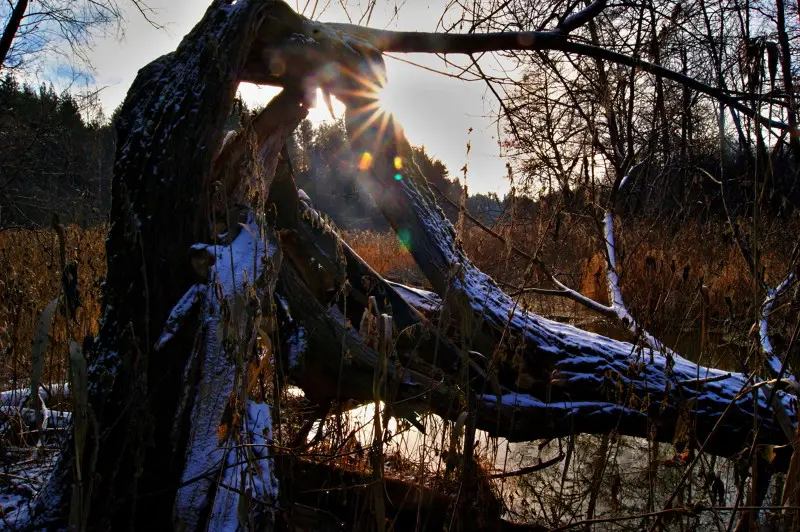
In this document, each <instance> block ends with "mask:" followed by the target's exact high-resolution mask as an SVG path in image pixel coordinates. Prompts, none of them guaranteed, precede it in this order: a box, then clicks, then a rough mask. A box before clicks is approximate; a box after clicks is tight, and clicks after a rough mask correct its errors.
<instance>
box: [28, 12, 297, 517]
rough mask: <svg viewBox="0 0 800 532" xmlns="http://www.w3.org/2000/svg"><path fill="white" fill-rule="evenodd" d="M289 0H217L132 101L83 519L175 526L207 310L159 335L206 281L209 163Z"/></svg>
mask: <svg viewBox="0 0 800 532" xmlns="http://www.w3.org/2000/svg"><path fill="white" fill-rule="evenodd" d="M286 9H288V8H287V7H286V6H285V4H283V3H282V2H275V1H270V0H239V1H238V2H237V3H235V4H229V3H226V2H224V1H220V0H217V1H215V2H214V3H213V4H212V5H211V6H210V7H209V9H208V10H207V11H206V13H205V16H204V17H203V19H202V20H201V21H200V22H199V23H198V24H197V26H195V28H194V29H193V30H192V31H191V32H190V33H189V34H188V35H187V36H186V37H185V38H184V40H183V41H182V43H181V44H180V46H179V47H178V48H177V50H176V51H174V52H172V53H169V54H167V55H165V56H162V57H161V58H159V59H157V60H155V61H154V62H152V63H150V64H149V65H147V66H146V67H144V68H143V69H142V70H141V71H140V72H139V74H138V76H137V78H136V80H135V81H134V83H133V85H132V87H131V89H130V90H129V92H128V96H127V98H126V100H125V102H124V104H123V107H122V110H121V112H120V119H119V122H118V125H117V133H118V143H117V154H116V163H115V167H114V181H113V194H112V209H111V221H112V225H111V230H110V232H109V235H108V239H107V243H106V249H107V257H108V259H107V260H108V277H107V280H106V283H105V289H104V311H103V318H102V322H101V328H100V332H99V334H98V337H97V338H96V339H95V340H94V342H93V344H92V345H91V348H90V350H89V362H90V370H89V390H88V391H89V404H90V409H91V412H92V414H93V419H94V426H93V429H94V430H93V431H91V430H90V434H92V433H93V434H94V436H95V437H94V438H90V439H89V441H88V442H87V444H86V448H85V451H84V453H83V457H82V460H81V464H83V468H82V471H81V472H80V477H79V478H83V479H84V486H83V489H79V490H78V491H77V492H76V495H77V496H79V497H81V498H82V499H83V500H82V501H81V502H80V504H79V505H78V506H79V507H81V508H82V509H83V511H82V517H81V519H80V520H81V521H82V523H81V525H82V526H83V527H88V528H91V529H107V528H111V529H142V528H147V527H155V528H156V529H169V528H172V522H173V521H172V520H173V501H174V499H173V497H171V496H169V495H174V494H175V493H176V491H177V489H178V486H179V484H180V483H181V477H182V475H183V470H184V465H185V459H186V452H187V445H188V444H189V441H190V435H191V432H192V426H191V410H192V408H191V407H188V408H187V407H186V403H187V399H186V398H185V397H182V394H183V391H184V390H183V386H182V384H183V379H184V371H185V369H186V367H187V362H188V361H189V359H190V355H191V354H192V353H193V349H194V343H195V339H196V338H197V336H198V334H199V333H200V331H199V329H198V327H199V326H200V325H201V323H200V320H199V318H200V316H199V312H198V310H197V308H196V307H190V312H188V313H187V315H186V316H185V317H184V320H185V322H186V323H185V324H184V326H182V327H181V328H179V329H178V330H176V331H174V334H172V338H171V339H170V340H169V342H166V343H165V344H164V345H163V346H162V347H161V348H160V349H158V350H157V349H156V347H155V346H156V342H157V340H159V337H160V335H161V334H162V329H164V327H165V325H166V324H167V322H168V318H169V317H170V314H171V312H172V311H173V307H174V306H175V305H176V303H178V302H179V301H180V300H181V298H182V296H183V295H184V294H186V293H187V291H188V290H189V289H190V287H191V286H192V285H193V284H194V283H195V282H198V283H204V282H208V279H203V278H200V277H198V275H197V274H196V273H195V272H194V271H193V270H192V267H191V256H190V246H192V245H193V244H195V243H197V242H209V241H210V238H211V237H212V236H213V235H212V231H213V229H212V227H211V224H210V223H209V222H210V218H211V214H212V213H213V211H214V206H215V201H216V199H217V198H214V197H209V196H213V195H212V194H211V191H212V190H213V189H214V187H213V186H212V181H213V180H214V179H215V178H216V176H215V175H214V173H213V171H212V162H213V160H214V158H215V156H216V154H217V149H218V147H219V146H220V144H221V142H222V137H223V135H224V131H223V124H224V123H225V120H226V118H227V116H228V113H229V112H230V108H231V105H232V102H233V98H234V96H235V93H236V90H237V87H238V82H239V79H240V77H241V71H242V68H243V66H244V64H245V62H246V58H247V54H248V53H249V52H250V49H251V48H252V44H253V42H254V41H255V40H256V37H258V39H259V41H260V42H262V43H264V42H269V39H270V36H274V38H275V39H279V38H281V37H282V34H281V33H280V29H281V28H280V24H279V22H278V24H277V26H274V25H273V24H275V23H276V21H279V20H280V15H281V13H283V12H285V10H286ZM291 127H294V126H291ZM278 149H280V148H278ZM267 186H268V183H267ZM251 271H252V268H251ZM198 378H199V377H198ZM182 402H183V403H184V404H183V405H182ZM188 404H189V405H191V404H192V400H191V398H189V399H188ZM73 459H74V457H73V456H70V454H69V453H65V454H64V455H63V457H62V459H61V460H60V462H59V465H58V466H57V468H56V471H55V474H54V475H53V476H52V478H51V481H50V482H49V484H48V486H47V487H46V489H45V490H43V492H42V493H41V494H40V496H39V498H38V500H37V504H38V508H39V510H40V519H41V520H42V522H45V523H63V522H64V519H65V518H66V516H65V512H66V511H67V509H68V508H69V507H70V505H69V504H68V503H69V501H70V499H71V497H72V485H73V483H74V481H75V480H74V479H75V476H74V471H73V463H74V460H73ZM165 490H166V491H165ZM165 493H166V494H167V496H165ZM204 511H205V512H206V517H207V516H208V514H209V513H210V510H209V509H208V508H206V510H204ZM201 518H202V516H201Z"/></svg>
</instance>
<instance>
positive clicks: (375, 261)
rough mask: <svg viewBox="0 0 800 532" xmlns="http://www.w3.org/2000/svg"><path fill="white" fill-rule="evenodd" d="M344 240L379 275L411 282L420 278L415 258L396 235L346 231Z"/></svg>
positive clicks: (343, 235)
mask: <svg viewBox="0 0 800 532" xmlns="http://www.w3.org/2000/svg"><path fill="white" fill-rule="evenodd" d="M342 238H344V240H345V242H347V243H348V244H349V245H350V247H352V248H353V251H355V252H356V253H357V254H358V256H359V257H361V258H362V259H364V260H365V261H366V262H367V263H368V264H369V265H370V266H372V268H373V269H374V270H375V271H376V272H377V273H379V274H381V275H388V276H389V277H393V276H394V277H399V278H402V279H404V280H406V279H408V280H409V281H415V280H417V279H418V278H419V277H420V274H419V268H418V267H417V264H416V263H415V262H414V258H413V257H412V256H411V253H409V252H408V249H407V248H406V247H405V245H403V243H402V242H401V241H400V239H399V238H398V237H397V235H395V234H394V233H379V232H376V231H345V232H343V233H342Z"/></svg>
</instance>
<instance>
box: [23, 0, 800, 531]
mask: <svg viewBox="0 0 800 532" xmlns="http://www.w3.org/2000/svg"><path fill="white" fill-rule="evenodd" d="M602 6H603V4H600V3H597V4H593V5H592V6H590V7H589V8H587V10H586V11H583V12H579V13H576V14H573V15H571V16H569V17H566V18H564V19H563V20H564V22H563V23H562V26H561V27H559V28H556V29H555V30H553V31H548V32H531V33H529V34H523V35H518V34H510V35H504V34H497V35H488V36H486V35H484V36H472V35H470V36H452V35H450V36H434V35H424V34H391V33H385V32H373V31H372V30H367V29H359V28H357V27H352V26H342V25H325V24H321V23H316V22H312V21H309V20H306V19H304V18H303V17H301V16H299V15H297V14H296V13H294V12H293V11H292V10H291V9H290V8H289V7H288V6H287V5H286V4H284V3H283V2H281V1H277V0H238V1H236V2H225V1H222V0H217V1H215V2H213V4H212V5H211V7H210V8H209V9H208V11H207V12H206V14H205V16H204V18H203V20H202V21H201V22H200V23H199V24H198V25H197V26H196V27H195V28H194V29H193V30H192V31H191V33H189V34H188V35H187V36H186V38H185V39H184V40H183V42H182V43H181V45H180V46H179V47H178V49H177V50H176V51H175V52H173V53H170V54H167V55H165V56H163V57H161V58H159V59H157V60H155V61H154V62H153V63H151V64H150V65H148V66H146V67H145V68H144V69H142V70H141V71H140V72H139V75H138V76H137V79H136V81H135V82H134V84H133V86H132V87H131V89H130V91H129V93H128V97H127V99H126V101H125V103H124V105H123V108H122V111H121V114H120V116H121V119H120V122H119V125H118V135H119V142H118V151H117V157H116V164H115V170H114V187H113V204H112V213H111V219H112V227H111V230H110V233H109V238H108V242H107V252H108V271H109V273H108V279H107V282H106V287H105V292H104V296H105V300H104V315H103V319H102V323H101V328H100V332H99V335H98V337H97V338H96V339H94V340H93V341H91V342H87V345H86V349H85V351H86V355H87V358H88V362H89V385H88V397H89V401H88V403H89V408H88V412H87V414H86V416H87V426H88V430H87V431H86V434H87V436H86V438H80V441H78V439H76V441H74V442H73V445H71V446H70V450H68V451H65V452H64V454H63V456H62V459H61V461H60V463H59V466H58V467H57V468H56V471H55V472H54V474H53V476H52V478H51V480H50V482H49V484H48V486H47V488H46V489H44V490H43V491H42V493H41V494H40V496H39V497H38V499H37V505H38V506H37V512H36V513H37V516H36V519H37V520H38V521H35V524H38V525H42V526H48V527H52V528H60V527H66V526H67V525H68V524H69V525H70V526H72V527H75V528H80V529H83V528H91V529H107V528H113V529H119V528H135V529H143V528H146V527H154V528H155V529H163V528H169V527H173V526H174V527H176V528H179V529H191V530H196V529H205V528H211V529H215V530H216V529H221V528H223V527H228V528H235V527H237V526H238V527H240V528H248V527H249V526H253V525H255V524H258V525H260V526H270V524H271V523H273V522H274V520H275V518H276V517H275V516H276V512H281V509H280V508H279V505H278V498H277V488H278V487H277V486H276V484H275V481H274V477H273V476H272V468H273V461H272V460H271V457H270V454H269V452H270V451H269V442H270V440H271V437H272V432H271V431H272V426H271V422H270V413H269V408H268V407H267V406H266V404H265V403H263V401H262V400H263V398H260V399H258V400H254V399H253V398H251V397H249V396H248V390H249V381H248V375H250V372H249V369H250V368H251V367H252V366H254V365H255V366H258V365H259V359H258V352H259V350H257V349H255V341H256V337H257V336H258V335H259V334H260V335H261V336H263V337H270V336H272V337H273V338H274V339H275V340H274V343H278V344H282V345H283V349H281V351H280V352H281V353H282V355H284V356H285V358H286V360H285V364H286V367H287V368H288V369H289V374H290V376H291V378H292V379H293V380H294V382H296V383H297V384H298V385H299V386H301V387H302V388H303V389H304V391H305V393H306V394H307V396H308V397H309V398H311V399H312V400H314V401H317V402H319V403H323V402H324V401H326V400H327V401H330V400H331V399H333V400H338V401H343V400H345V399H353V400H355V401H356V402H372V401H374V400H375V396H374V388H373V377H374V374H375V370H376V366H377V365H378V362H379V361H380V360H381V358H380V357H381V355H379V353H377V352H376V351H375V350H374V349H373V347H372V346H371V345H370V344H369V342H367V341H365V339H364V338H363V337H362V335H361V334H360V333H362V332H363V331H359V330H358V328H357V327H354V326H353V325H352V324H356V323H359V321H358V320H359V319H360V317H361V316H363V315H364V312H365V310H367V311H368V312H369V303H368V301H369V298H370V296H380V297H376V300H377V301H378V302H379V307H380V308H379V311H380V312H381V313H391V314H392V316H393V323H394V326H395V331H394V334H395V335H396V341H395V343H394V349H393V350H392V353H391V358H390V360H389V363H388V364H387V365H386V371H385V373H386V381H387V383H389V384H388V385H387V386H385V390H386V391H387V393H386V396H385V397H384V401H385V402H386V403H387V404H388V407H389V408H390V409H391V410H392V412H393V413H395V414H396V415H412V414H413V412H419V411H431V412H434V413H436V414H439V415H440V416H442V417H444V418H447V419H453V420H455V419H459V418H461V419H462V420H463V419H465V418H464V413H466V419H467V427H468V428H470V429H472V430H469V431H468V434H469V433H470V432H472V433H473V434H474V429H475V428H480V429H483V430H486V431H487V432H488V433H490V434H492V435H496V436H505V437H507V438H509V439H510V440H512V441H525V440H533V439H538V438H550V437H557V436H566V435H570V434H575V433H595V434H598V433H608V432H610V431H618V432H619V433H622V434H626V435H631V436H639V437H649V436H651V435H652V434H655V437H656V439H657V440H659V441H667V442H671V441H673V438H674V436H675V432H676V426H677V425H678V421H679V419H686V418H687V417H688V418H690V419H692V420H693V421H694V427H695V432H694V433H693V434H692V435H691V438H689V439H688V441H685V442H684V443H685V444H687V445H691V446H694V447H698V448H701V449H702V450H703V451H705V452H709V453H713V454H716V455H720V456H732V455H734V454H736V453H737V452H739V451H741V450H742V448H743V447H746V446H749V445H753V444H754V443H766V444H785V443H786V437H785V436H784V433H783V432H782V430H781V428H780V426H779V424H778V423H777V422H776V421H775V419H774V416H773V415H772V409H771V406H770V405H769V404H768V400H767V399H768V398H767V394H766V393H765V391H764V389H763V388H761V387H755V389H754V388H753V387H754V385H755V384H756V383H755V382H754V381H753V380H752V378H751V377H749V376H747V375H740V374H735V373H726V372H722V371H719V370H715V369H712V368H702V367H698V366H697V365H695V364H693V363H691V362H689V361H687V360H684V359H682V358H680V357H678V356H677V355H673V354H672V353H667V354H666V355H665V354H662V353H659V352H656V351H654V350H652V349H637V348H635V347H634V346H632V345H631V344H628V343H624V342H618V341H613V340H610V339H608V338H604V337H601V336H597V335H594V334H590V333H586V332H583V331H580V330H578V329H576V328H574V327H570V326H567V325H563V324H559V323H555V322H552V321H549V320H546V319H544V318H542V317H540V316H536V315H534V314H531V313H529V312H526V311H524V310H523V309H521V308H520V307H519V306H518V305H517V303H516V302H515V301H514V300H512V299H511V298H509V297H508V296H507V295H506V294H505V293H503V291H502V290H500V288H498V286H497V285H496V284H495V283H494V282H493V281H492V279H491V278H489V277H488V276H486V275H485V274H483V273H482V272H481V271H480V270H479V269H478V268H476V267H475V265H473V264H472V262H471V261H470V260H469V258H468V257H467V256H466V255H465V253H464V252H463V250H462V249H461V247H460V245H459V243H458V241H457V239H456V235H455V232H454V230H453V227H452V226H451V225H450V224H449V223H448V222H447V221H446V220H445V218H444V217H443V215H442V213H441V212H440V211H439V209H438V208H437V206H436V202H435V200H434V197H433V194H432V193H431V191H430V189H429V188H428V186H427V183H426V181H425V178H424V176H423V175H421V173H420V172H419V170H418V169H417V167H416V165H415V164H414V162H413V160H412V158H411V153H410V147H409V145H408V142H407V141H406V140H405V137H404V136H403V134H402V130H401V128H400V127H399V125H398V124H397V123H396V122H394V120H393V119H391V118H390V117H386V116H378V118H377V119H376V118H375V116H374V115H373V113H374V111H375V110H376V108H377V102H376V100H375V95H374V93H375V90H376V89H377V88H378V86H380V85H381V84H382V83H385V79H384V77H383V73H382V70H383V68H382V59H381V52H382V51H386V50H394V51H401V52H402V51H428V52H438V51H443V52H446V51H451V52H464V53H469V52H474V51H479V50H490V49H497V48H504V47H512V48H514V47H520V46H522V47H527V48H532V47H534V48H535V47H538V48H540V49H541V48H554V49H559V50H566V51H572V52H577V53H586V54H597V55H598V56H599V57H600V58H601V59H604V60H611V61H615V60H616V61H619V62H622V63H624V64H630V63H631V61H628V60H626V59H625V58H624V56H620V54H616V53H611V52H607V51H603V50H600V49H596V48H592V47H587V46H586V45H581V44H577V43H574V42H572V41H570V40H569V35H568V34H569V30H570V29H572V28H574V27H576V25H579V24H581V23H582V22H585V20H588V19H589V18H591V17H592V16H595V15H596V12H597V11H598V9H602ZM634 63H635V64H636V66H638V67H640V68H649V69H653V70H656V71H658V72H659V73H663V74H664V75H665V77H666V76H672V78H673V79H677V80H681V81H685V82H686V83H688V84H690V85H691V86H692V88H695V89H697V90H704V91H706V92H708V93H710V94H712V95H717V96H718V97H720V98H723V99H725V98H727V96H725V95H724V94H723V93H721V92H720V91H716V90H715V89H714V88H712V87H708V86H705V85H703V84H699V82H696V81H694V80H689V79H684V78H682V77H681V75H680V74H674V73H670V72H669V71H667V70H666V69H664V68H663V67H661V66H659V65H650V64H646V65H644V64H640V63H641V62H634ZM240 81H252V82H257V83H268V84H273V85H280V86H282V87H284V91H283V92H282V93H281V94H280V95H279V96H278V97H276V99H275V100H273V102H271V103H270V105H268V106H267V108H266V109H265V111H264V112H263V113H262V114H261V115H259V116H258V117H257V118H256V119H254V120H253V122H252V123H251V124H249V125H248V126H247V127H246V128H245V130H244V131H243V132H242V133H241V134H240V135H239V136H238V137H236V138H234V139H233V140H229V141H228V142H227V143H225V145H224V146H223V131H222V125H223V123H224V120H225V117H226V116H227V113H228V112H229V109H230V107H231V104H232V101H233V97H234V94H235V91H236V88H237V85H238V82H240ZM316 87H322V88H323V89H324V90H326V91H328V92H330V93H333V94H334V95H336V96H337V98H339V99H340V100H342V101H343V102H344V103H345V105H346V106H347V115H346V119H347V129H348V135H349V137H350V141H351V143H352V145H353V147H354V148H355V149H356V150H357V151H358V152H359V153H365V152H366V153H369V154H370V155H369V159H370V160H371V165H370V168H369V170H368V171H366V172H365V173H364V178H365V179H370V180H372V181H373V184H374V185H375V186H374V189H375V190H377V191H378V192H377V193H376V200H377V203H378V205H379V206H380V208H381V211H382V212H383V214H384V215H385V216H386V218H387V220H388V221H389V223H390V224H391V225H392V227H393V228H394V229H395V230H403V231H405V232H407V234H408V235H409V236H410V249H411V252H412V255H413V256H414V258H415V260H416V261H417V263H418V264H419V266H420V268H421V269H422V271H423V272H424V274H425V275H426V277H427V278H428V280H429V281H430V283H431V285H432V286H433V288H434V291H435V292H436V293H435V294H419V293H415V292H413V291H411V290H408V289H405V288H403V287H399V286H396V285H393V284H391V283H388V282H386V281H385V280H383V279H381V278H380V276H379V275H377V274H376V273H375V272H374V271H372V270H371V269H370V268H369V265H367V264H365V263H364V262H363V261H362V260H361V259H360V258H359V257H358V256H357V255H356V254H355V253H353V252H352V250H350V249H349V248H348V247H347V246H346V244H344V243H343V242H342V241H341V239H340V238H339V236H338V235H337V234H336V231H335V229H334V228H332V227H330V226H329V225H328V224H327V222H326V221H325V219H324V217H323V216H322V215H321V214H320V213H317V212H316V211H314V210H313V209H312V208H311V207H310V206H308V205H307V203H306V202H301V201H299V200H298V195H297V189H296V187H295V186H294V182H293V179H292V175H291V165H290V164H289V163H288V161H287V160H286V157H285V153H284V156H281V153H282V151H283V150H282V146H283V142H284V139H285V137H286V135H287V134H288V133H289V132H291V131H292V130H293V129H294V127H295V126H296V125H297V123H298V122H299V121H300V120H301V119H302V117H303V116H304V115H305V112H306V100H307V94H308V93H309V91H313V90H314V89H315V88H316ZM730 105H738V104H737V103H736V102H732V103H730ZM745 109H747V108H745ZM743 112H744V111H743ZM751 114H752V113H751ZM755 118H756V119H757V120H759V121H760V122H762V123H764V124H766V125H777V126H779V127H780V126H782V124H775V123H774V122H773V121H770V120H768V119H763V118H761V117H755ZM273 294H274V302H273ZM275 308H277V310H274V309H275ZM274 312H275V313H277V314H273V313H274ZM267 318H270V319H267ZM271 318H276V319H271ZM275 323H279V324H280V329H279V330H277V331H275V330H272V329H271V327H272V325H270V324H275ZM340 370H341V371H340ZM339 378H341V382H337V379H339ZM389 392H390V393H389ZM754 398H755V399H754ZM754 400H757V401H758V405H757V409H756V405H754ZM776 400H778V401H780V402H782V403H783V404H784V405H785V408H786V411H787V412H788V413H789V415H790V417H791V420H792V422H793V423H794V424H795V425H796V424H797V407H796V403H795V402H794V399H793V397H792V396H790V395H787V394H785V393H784V392H780V391H779V392H777V393H776ZM754 415H757V416H759V418H760V420H761V421H762V429H761V430H760V431H759V432H758V435H757V440H756V441H755V442H753V436H752V435H751V434H750V433H749V427H751V426H752V419H753V416H754ZM781 452H783V453H784V454H780V453H781ZM777 460H778V462H779V463H786V462H787V461H788V453H787V452H786V451H779V456H778V458H777ZM277 515H280V514H277Z"/></svg>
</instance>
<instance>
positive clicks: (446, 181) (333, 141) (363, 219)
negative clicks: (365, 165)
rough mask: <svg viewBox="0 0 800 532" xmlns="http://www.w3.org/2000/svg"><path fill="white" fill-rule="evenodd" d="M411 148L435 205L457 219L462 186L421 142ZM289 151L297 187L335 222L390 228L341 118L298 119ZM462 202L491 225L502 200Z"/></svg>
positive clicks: (502, 206)
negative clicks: (316, 121)
mask: <svg viewBox="0 0 800 532" xmlns="http://www.w3.org/2000/svg"><path fill="white" fill-rule="evenodd" d="M412 149H413V153H414V161H415V163H416V164H417V165H418V166H419V167H420V170H421V171H422V173H423V175H425V177H426V178H427V179H428V182H429V184H430V185H431V189H432V190H433V192H434V194H435V195H436V199H437V201H438V203H439V205H440V206H441V208H442V210H443V211H444V213H445V215H446V216H447V217H448V218H449V219H450V221H451V222H453V223H456V221H457V219H458V210H459V209H458V208H457V207H456V206H458V205H460V202H461V196H462V194H463V193H464V188H463V187H462V185H461V184H460V183H459V181H458V179H456V178H453V177H451V176H450V172H449V170H448V169H447V167H446V166H445V165H444V163H442V162H441V161H440V160H438V159H436V158H435V157H432V156H431V155H430V154H429V153H428V152H427V151H426V149H425V147H424V146H422V147H414V148H412ZM290 152H291V154H292V160H293V161H294V165H295V168H294V170H295V179H296V181H297V186H298V187H299V188H301V189H303V191H304V192H305V193H306V194H307V195H308V196H309V197H310V198H311V200H312V202H313V204H314V206H315V207H316V208H318V209H320V210H321V211H323V212H325V213H326V214H327V215H328V216H330V218H331V219H332V220H333V221H334V222H335V223H336V224H337V225H338V226H339V227H342V228H345V229H370V230H378V231H384V230H388V229H389V226H388V224H387V223H386V220H385V219H384V217H383V215H382V214H381V213H380V211H379V210H378V208H377V206H376V205H375V202H374V201H373V200H372V197H371V196H370V190H369V184H368V180H365V179H361V178H360V177H359V175H360V171H359V169H358V159H357V155H358V154H354V153H353V151H352V149H351V148H350V145H349V143H348V141H347V135H346V133H345V128H344V123H343V121H342V120H338V121H334V122H328V123H322V124H320V125H318V126H316V127H315V126H314V125H313V124H312V123H311V122H310V121H309V120H305V121H303V122H302V123H301V124H300V127H298V128H297V131H296V132H295V134H294V136H293V138H292V142H291V144H290ZM445 198H446V199H445ZM447 200H449V201H447ZM466 207H467V209H468V210H469V211H470V212H471V213H472V214H474V215H475V216H477V217H478V218H480V219H481V221H483V222H485V223H489V224H491V223H494V222H495V221H496V220H497V219H498V218H500V217H501V216H503V214H504V212H505V211H506V208H505V207H506V199H503V200H501V199H500V198H498V196H497V195H495V194H488V195H486V194H473V195H468V198H467V200H466Z"/></svg>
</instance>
